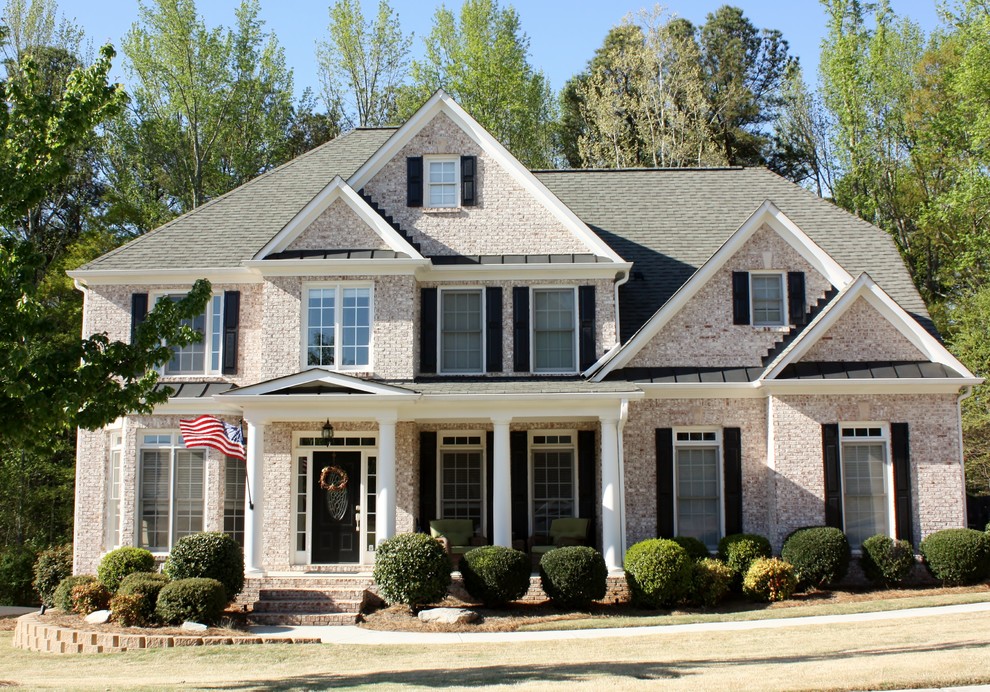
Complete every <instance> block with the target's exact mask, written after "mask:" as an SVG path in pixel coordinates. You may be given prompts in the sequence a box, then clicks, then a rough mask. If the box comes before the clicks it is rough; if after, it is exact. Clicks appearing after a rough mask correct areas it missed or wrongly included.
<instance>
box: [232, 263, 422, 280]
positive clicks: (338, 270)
mask: <svg viewBox="0 0 990 692" xmlns="http://www.w3.org/2000/svg"><path fill="white" fill-rule="evenodd" d="M429 264H430V260H428V259H415V258H414V259H405V258H396V259H290V260H245V261H244V266H245V267H247V268H248V269H252V270H256V271H257V272H258V275H259V277H261V278H260V281H264V280H265V279H266V278H267V277H269V276H367V275H368V274H374V275H376V276H412V275H414V274H416V272H417V270H419V269H420V268H422V267H425V266H428V265H429Z"/></svg>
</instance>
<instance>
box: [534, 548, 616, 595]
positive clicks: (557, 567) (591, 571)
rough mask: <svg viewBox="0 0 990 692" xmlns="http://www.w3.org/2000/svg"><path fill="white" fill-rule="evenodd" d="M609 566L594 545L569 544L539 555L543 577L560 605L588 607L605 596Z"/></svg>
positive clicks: (544, 583) (541, 577)
mask: <svg viewBox="0 0 990 692" xmlns="http://www.w3.org/2000/svg"><path fill="white" fill-rule="evenodd" d="M607 580H608V567H606V566H605V558H603V557H602V554H601V553H599V552H598V551H597V550H595V549H594V548H589V547H588V546H583V545H570V546H564V547H562V548H555V549H553V550H549V551H547V552H546V553H544V554H543V557H542V558H540V581H541V582H542V584H543V591H544V592H545V593H546V595H547V596H549V597H550V600H551V601H553V604H554V605H556V606H559V607H561V608H588V607H589V606H590V605H591V602H592V601H598V600H601V599H602V598H605V590H606V588H607Z"/></svg>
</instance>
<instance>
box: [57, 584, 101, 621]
mask: <svg viewBox="0 0 990 692" xmlns="http://www.w3.org/2000/svg"><path fill="white" fill-rule="evenodd" d="M93 581H97V579H96V576H95V575H93V574H77V575H75V576H69V577H66V578H65V579H63V580H62V581H60V582H59V583H58V587H57V588H56V589H55V594H54V595H53V596H52V605H54V606H55V607H56V608H58V609H59V610H61V611H62V612H63V613H71V612H72V590H73V589H74V588H76V587H77V586H79V585H80V584H88V583H89V582H93Z"/></svg>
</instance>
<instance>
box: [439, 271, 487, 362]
mask: <svg viewBox="0 0 990 692" xmlns="http://www.w3.org/2000/svg"><path fill="white" fill-rule="evenodd" d="M483 310H484V308H483V301H482V291H481V289H480V288H479V289H469V290H460V289H458V290H441V291H440V371H441V372H444V373H481V372H484V346H483V341H484V340H483V338H482V326H483V325H484V313H483Z"/></svg>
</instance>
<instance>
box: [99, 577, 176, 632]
mask: <svg viewBox="0 0 990 692" xmlns="http://www.w3.org/2000/svg"><path fill="white" fill-rule="evenodd" d="M166 584H168V577H167V576H165V575H164V574H159V573H158V572H134V573H133V574H128V575H127V576H126V577H124V579H123V581H121V582H120V588H119V589H117V595H118V596H137V597H139V598H140V599H141V605H140V608H141V617H142V619H143V620H144V622H145V623H153V622H154V621H155V607H156V606H157V604H158V594H159V593H161V590H162V588H163V587H164V586H165V585H166ZM111 609H112V606H111Z"/></svg>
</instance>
